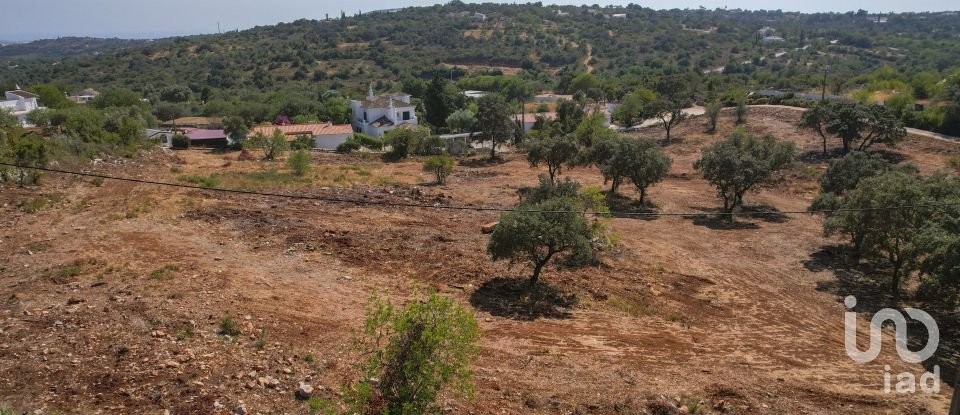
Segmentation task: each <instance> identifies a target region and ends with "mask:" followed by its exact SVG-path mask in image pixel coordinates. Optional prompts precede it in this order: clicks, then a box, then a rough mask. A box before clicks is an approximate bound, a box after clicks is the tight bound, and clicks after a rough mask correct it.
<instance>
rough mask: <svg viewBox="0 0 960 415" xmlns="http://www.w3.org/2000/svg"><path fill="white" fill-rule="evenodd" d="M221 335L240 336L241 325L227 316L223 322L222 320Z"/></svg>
mask: <svg viewBox="0 0 960 415" xmlns="http://www.w3.org/2000/svg"><path fill="white" fill-rule="evenodd" d="M220 334H222V335H224V336H233V337H236V336H239V335H240V325H239V324H237V322H236V321H234V320H233V317H230V316H226V317H224V318H223V320H220Z"/></svg>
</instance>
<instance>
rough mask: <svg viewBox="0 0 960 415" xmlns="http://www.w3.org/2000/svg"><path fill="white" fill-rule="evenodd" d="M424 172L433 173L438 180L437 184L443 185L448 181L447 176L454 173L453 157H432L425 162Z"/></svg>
mask: <svg viewBox="0 0 960 415" xmlns="http://www.w3.org/2000/svg"><path fill="white" fill-rule="evenodd" d="M423 171H426V172H430V173H433V175H434V176H435V177H436V178H437V184H443V183H444V182H446V181H447V176H449V175H450V173H453V157H450V156H433V157H430V158H428V159H426V160H425V161H424V162H423Z"/></svg>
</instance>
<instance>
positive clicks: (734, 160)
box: [693, 130, 796, 219]
mask: <svg viewBox="0 0 960 415" xmlns="http://www.w3.org/2000/svg"><path fill="white" fill-rule="evenodd" d="M702 153H703V155H702V156H701V158H700V159H699V160H697V161H696V162H694V163H693V167H694V168H695V169H697V171H699V172H700V174H702V175H703V177H704V178H705V179H706V180H707V181H708V182H710V184H711V185H713V186H714V187H716V188H717V194H718V195H719V196H720V198H721V199H722V200H723V210H724V212H726V213H733V212H734V211H735V210H736V209H738V208H739V207H740V206H742V205H743V196H744V195H745V194H746V193H747V192H748V191H750V190H751V189H754V188H755V187H757V186H759V185H762V184H764V183H768V182H769V181H770V179H771V178H772V177H773V175H774V173H776V172H778V171H780V170H782V169H784V168H786V167H788V166H789V165H790V164H791V163H792V162H793V160H794V158H795V157H796V147H795V146H794V144H793V143H791V142H789V141H780V140H777V139H776V138H774V137H773V136H770V135H767V136H763V137H757V136H754V135H751V134H748V133H747V132H746V131H744V130H736V131H734V132H733V133H732V134H731V135H730V137H729V138H727V139H725V140H722V141H718V142H716V143H714V144H712V145H710V146H707V147H704V148H703V150H702ZM730 218H731V219H732V216H731V217H730Z"/></svg>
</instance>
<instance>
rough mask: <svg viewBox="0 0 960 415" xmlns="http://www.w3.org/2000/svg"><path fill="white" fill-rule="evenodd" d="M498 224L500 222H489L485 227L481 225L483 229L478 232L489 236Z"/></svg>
mask: <svg viewBox="0 0 960 415" xmlns="http://www.w3.org/2000/svg"><path fill="white" fill-rule="evenodd" d="M499 224H500V222H490V223H488V224H486V225H483V227H481V228H480V232H482V233H483V234H484V235H489V234H491V233H493V229H494V228H496V227H497V225H499Z"/></svg>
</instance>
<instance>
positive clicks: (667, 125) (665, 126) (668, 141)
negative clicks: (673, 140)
mask: <svg viewBox="0 0 960 415" xmlns="http://www.w3.org/2000/svg"><path fill="white" fill-rule="evenodd" d="M672 122H673V120H671V121H670V122H669V123H665V124H664V127H663V128H665V129H666V130H667V145H669V144H670V128H672V126H671V125H670V124H671V123H672Z"/></svg>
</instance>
